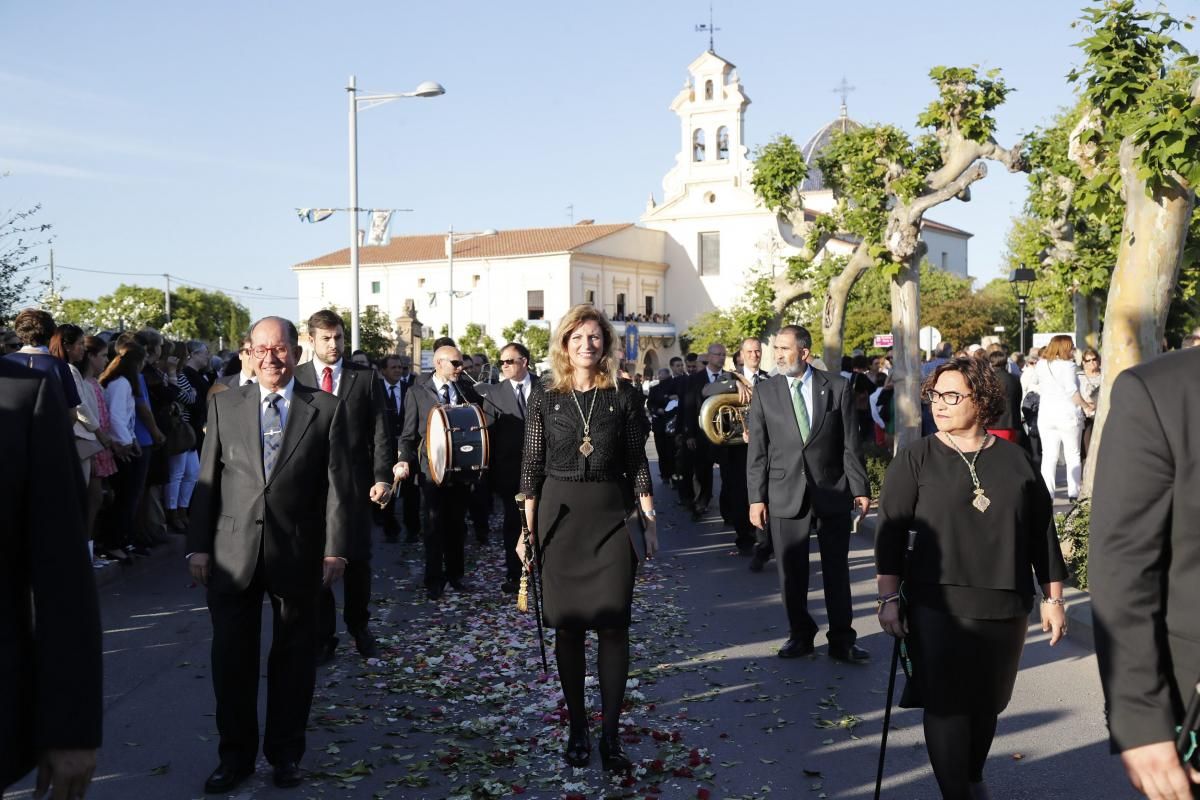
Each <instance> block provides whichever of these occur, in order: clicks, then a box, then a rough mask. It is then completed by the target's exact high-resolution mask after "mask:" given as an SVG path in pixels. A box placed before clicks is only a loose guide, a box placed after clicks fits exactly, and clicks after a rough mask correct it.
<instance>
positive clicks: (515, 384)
mask: <svg viewBox="0 0 1200 800" xmlns="http://www.w3.org/2000/svg"><path fill="white" fill-rule="evenodd" d="M507 383H508V385H509V386H510V387H511V390H512V391H513V393H514V394H513V396H514V397H515V396H516V394H515V393H516V392H517V391H518V390H520V392H521V396H522V397H524V398H525V405H527V406H528V405H529V392H530V391H531V390H532V389H533V378H531V377H530V376H529V373H528V372H526V373H525V380H523V381H508V382H507Z"/></svg>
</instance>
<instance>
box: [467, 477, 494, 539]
mask: <svg viewBox="0 0 1200 800" xmlns="http://www.w3.org/2000/svg"><path fill="white" fill-rule="evenodd" d="M468 502H469V505H470V509H471V527H473V528H474V529H475V541H477V542H479V543H480V544H483V543H485V542H487V538H488V530H489V529H490V527H491V522H490V517H491V516H492V490H491V489H490V488H488V484H487V481H486V480H478V481H475V482H474V483H472V484H471V495H470V499H469V501H468Z"/></svg>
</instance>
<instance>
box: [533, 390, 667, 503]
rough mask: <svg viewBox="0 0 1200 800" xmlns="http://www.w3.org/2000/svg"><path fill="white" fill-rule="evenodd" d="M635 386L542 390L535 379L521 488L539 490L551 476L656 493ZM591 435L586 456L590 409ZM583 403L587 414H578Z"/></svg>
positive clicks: (635, 491) (641, 492) (564, 479)
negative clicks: (585, 419)
mask: <svg viewBox="0 0 1200 800" xmlns="http://www.w3.org/2000/svg"><path fill="white" fill-rule="evenodd" d="M636 391H637V390H636V389H634V388H633V387H632V386H624V385H622V386H619V387H617V388H612V389H593V390H591V391H588V392H575V397H576V398H578V400H579V405H578V406H576V404H575V400H574V399H572V398H571V395H570V394H568V393H561V392H553V391H547V390H544V389H542V388H541V387H539V386H538V384H537V383H536V382H535V383H534V389H533V391H532V392H531V393H530V395H529V410H528V413H527V414H526V417H525V456H524V458H523V459H522V460H521V491H522V492H524V493H525V494H526V495H527V496H529V497H537V496H538V495H539V494H541V491H542V484H543V483H544V482H545V480H546V478H547V477H551V478H557V479H558V480H563V481H621V482H623V483H626V484H632V485H633V491H634V493H635V494H652V488H651V481H650V465H649V464H648V463H647V462H646V448H645V438H644V437H643V436H642V428H641V423H640V422H639V420H638V405H637V403H636V402H634V401H635V400H636V398H634V397H633V396H632V395H633V393H634V392H636ZM593 397H595V403H596V405H595V408H594V410H593V411H592V417H591V424H590V428H589V430H590V436H591V444H592V447H593V448H594V449H593V450H592V453H591V454H590V455H588V456H587V457H586V458H585V457H584V455H583V454H582V453H581V452H579V446H580V444H582V442H583V417H585V416H587V413H588V410H589V409H591V408H592V399H593ZM580 408H582V409H583V415H582V416H581V415H580Z"/></svg>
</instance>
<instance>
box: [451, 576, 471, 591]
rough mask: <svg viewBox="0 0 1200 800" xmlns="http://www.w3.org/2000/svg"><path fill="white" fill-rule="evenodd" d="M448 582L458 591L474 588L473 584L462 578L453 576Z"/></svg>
mask: <svg viewBox="0 0 1200 800" xmlns="http://www.w3.org/2000/svg"><path fill="white" fill-rule="evenodd" d="M447 583H449V584H450V587H451V588H452V589H454V591H456V592H469V591H471V588H472V587H471V584H469V583H467V582H466V581H464V580H463V579H462V578H451V579H450V580H449V581H447Z"/></svg>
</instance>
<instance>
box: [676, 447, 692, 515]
mask: <svg viewBox="0 0 1200 800" xmlns="http://www.w3.org/2000/svg"><path fill="white" fill-rule="evenodd" d="M695 460H696V459H695V454H694V453H693V452H692V451H691V450H689V449H688V446H687V439H686V438H685V437H684V436H683V435H681V434H678V433H677V434H675V469H676V471H677V472H678V474H679V486H678V487H677V488H678V490H679V501H680V502H681V503H685V504H687V505H691V503H692V501H693V500H695V499H696V486H695V483H693V477H694V476H693V469H692V465H693V464H694V463H695Z"/></svg>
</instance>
